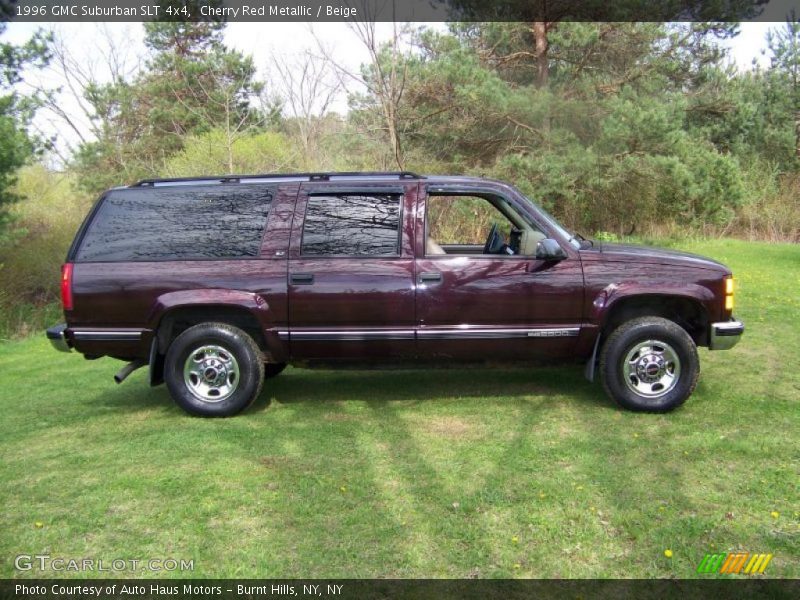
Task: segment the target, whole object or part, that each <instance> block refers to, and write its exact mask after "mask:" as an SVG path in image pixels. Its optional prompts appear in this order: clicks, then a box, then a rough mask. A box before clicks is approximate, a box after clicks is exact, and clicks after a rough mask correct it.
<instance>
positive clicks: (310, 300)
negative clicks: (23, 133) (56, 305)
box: [47, 172, 744, 416]
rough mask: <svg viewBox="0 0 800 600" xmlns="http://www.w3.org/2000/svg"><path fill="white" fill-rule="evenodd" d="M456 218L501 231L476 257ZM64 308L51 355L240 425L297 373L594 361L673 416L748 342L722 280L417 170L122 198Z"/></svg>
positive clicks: (258, 179) (471, 183) (462, 180)
mask: <svg viewBox="0 0 800 600" xmlns="http://www.w3.org/2000/svg"><path fill="white" fill-rule="evenodd" d="M455 214H461V215H464V214H470V215H477V216H476V219H478V221H479V222H482V223H487V224H488V223H491V225H486V227H485V228H486V229H487V230H486V231H481V232H480V233H479V234H478V235H479V238H478V239H475V234H474V233H469V232H466V233H464V231H462V230H464V228H463V227H459V226H457V223H456V220H454V219H453V218H452V216H453V215H455ZM461 222H463V219H462V220H461ZM474 230H475V228H472V229H471V231H473V232H474ZM484 236H485V237H484ZM61 291H62V300H63V304H64V315H65V318H66V323H65V324H61V325H57V326H55V327H52V328H50V329H49V330H48V331H47V337H48V338H49V339H50V340H51V341H52V343H53V345H54V346H55V347H56V348H58V349H59V350H66V351H69V350H76V351H78V352H80V353H82V354H83V355H84V356H85V357H86V358H90V359H91V358H97V357H100V356H111V357H114V358H118V359H121V360H125V361H129V364H128V365H126V366H125V367H124V368H123V369H122V370H121V371H120V372H119V373H117V375H116V379H117V381H118V382H120V381H122V380H123V379H124V378H125V377H126V376H127V375H128V374H129V373H130V372H131V371H132V370H133V369H135V368H137V367H141V366H145V365H147V366H148V368H149V373H150V383H151V384H152V385H157V384H159V383H161V382H163V381H165V382H166V384H167V386H168V388H169V391H170V393H171V395H172V397H173V398H174V399H175V401H176V402H177V403H178V404H179V405H180V406H181V407H182V408H184V409H185V410H187V411H188V412H190V413H193V414H198V415H205V416H228V415H233V414H236V413H237V412H239V411H241V410H242V409H244V408H246V407H247V406H249V405H250V404H251V403H252V402H253V400H254V399H255V398H256V397H257V396H258V394H259V392H260V390H261V387H262V384H263V381H264V379H265V378H269V377H274V376H276V375H278V374H279V373H280V372H281V371H282V370H283V368H284V367H285V366H286V364H287V363H290V364H294V365H298V366H306V367H312V366H327V367H331V366H334V367H335V366H337V365H354V364H356V365H370V366H375V365H390V364H391V365H397V364H407V365H417V366H420V365H422V366H425V365H428V366H432V365H436V366H439V365H444V364H449V363H464V362H485V363H491V364H495V365H497V364H506V363H511V362H517V361H523V362H524V361H528V362H532V363H533V362H537V361H541V360H562V361H583V362H585V364H586V369H585V371H586V375H587V376H588V377H589V378H590V379H593V378H594V375H595V372H596V371H597V370H599V372H600V376H601V378H602V381H603V385H604V387H605V390H606V392H607V393H608V394H609V395H610V396H611V397H612V398H613V399H614V400H616V401H617V402H618V403H619V404H620V405H622V406H624V407H625V408H628V409H632V410H643V411H653V412H664V411H668V410H670V409H673V408H675V407H677V406H679V405H681V404H682V403H683V402H684V401H685V400H686V399H687V398H688V397H689V395H691V393H692V391H693V390H694V387H695V384H696V383H697V377H698V374H699V360H698V355H697V346H707V347H709V348H710V349H711V350H723V349H726V348H730V347H732V346H733V345H734V344H736V342H738V341H739V339H740V337H741V335H742V333H743V330H744V326H743V325H742V323H740V322H739V321H737V320H735V319H734V318H733V279H732V277H731V272H730V270H729V269H728V268H726V267H725V266H723V265H721V264H719V263H717V262H714V261H712V260H709V259H706V258H703V257H700V256H694V255H690V254H683V253H678V252H668V251H664V250H657V249H652V248H643V247H635V246H625V245H616V244H605V243H602V244H601V243H598V242H592V241H589V240H586V239H584V238H582V237H581V236H579V235H575V234H572V233H570V232H568V231H566V230H565V229H564V228H563V227H562V226H561V225H559V224H558V223H557V222H556V221H555V220H554V219H553V218H552V217H551V216H550V215H548V214H547V213H546V212H545V211H544V210H543V209H542V208H541V207H539V206H537V205H536V204H535V203H533V202H531V201H530V200H528V199H527V198H526V197H524V196H523V195H522V194H521V193H520V192H519V191H517V190H516V189H515V188H514V187H512V186H510V185H508V184H505V183H502V182H498V181H490V180H486V179H481V178H472V177H439V176H428V177H423V176H418V175H415V174H414V173H407V172H402V173H310V174H290V175H252V176H229V177H203V178H193V179H157V180H145V181H140V182H139V183H137V184H135V185H132V186H130V187H120V188H115V189H112V190H110V191H108V192H106V193H105V194H103V196H102V197H101V198H100V199H99V200H98V202H97V203H96V204H95V206H94V208H93V209H92V211H91V212H90V214H89V215H88V216H87V218H86V220H85V222H84V223H83V225H82V226H81V228H80V230H79V231H78V233H77V235H76V237H75V240H74V242H73V243H72V247H71V248H70V250H69V254H68V255H67V262H66V264H65V265H64V266H63V270H62V281H61Z"/></svg>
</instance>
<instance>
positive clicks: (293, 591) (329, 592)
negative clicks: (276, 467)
mask: <svg viewBox="0 0 800 600" xmlns="http://www.w3.org/2000/svg"><path fill="white" fill-rule="evenodd" d="M344 587H345V584H341V583H339V584H336V583H328V584H312V583H309V584H288V583H276V584H267V585H246V584H236V585H227V586H225V585H208V584H191V583H184V584H180V585H174V584H169V583H111V584H105V585H94V584H64V583H60V584H41V585H27V584H24V583H17V584H16V585H15V586H14V594H15V596H16V597H17V598H37V597H48V598H58V597H67V598H69V597H75V596H79V597H81V598H84V599H85V598H92V597H97V598H104V597H114V598H125V597H127V596H132V597H136V598H143V597H170V596H172V597H180V598H186V597H191V596H202V597H207V598H209V597H214V596H223V595H224V594H226V593H227V594H236V595H237V596H240V597H241V596H243V597H247V596H269V597H282V596H285V597H292V596H302V597H316V598H327V597H336V596H341V594H342V592H343V589H344Z"/></svg>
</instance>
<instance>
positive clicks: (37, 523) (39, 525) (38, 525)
mask: <svg viewBox="0 0 800 600" xmlns="http://www.w3.org/2000/svg"><path fill="white" fill-rule="evenodd" d="M34 525H35V526H36V529H41V528H42V527H44V523H42V522H41V521H36V523H34Z"/></svg>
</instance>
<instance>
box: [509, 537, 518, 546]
mask: <svg viewBox="0 0 800 600" xmlns="http://www.w3.org/2000/svg"><path fill="white" fill-rule="evenodd" d="M511 543H512V544H519V538H518V537H517V536H513V537H512V538H511Z"/></svg>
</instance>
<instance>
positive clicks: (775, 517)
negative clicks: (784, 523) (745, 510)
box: [769, 510, 781, 519]
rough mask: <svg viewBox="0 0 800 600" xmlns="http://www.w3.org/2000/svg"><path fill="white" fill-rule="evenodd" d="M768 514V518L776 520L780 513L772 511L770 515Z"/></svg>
mask: <svg viewBox="0 0 800 600" xmlns="http://www.w3.org/2000/svg"><path fill="white" fill-rule="evenodd" d="M769 514H770V516H771V517H772V518H773V519H777V518H778V517H780V516H781V513H779V512H778V511H777V510H773V511H772V512H771V513H769Z"/></svg>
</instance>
